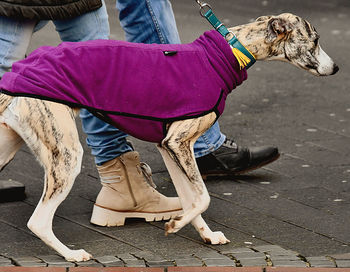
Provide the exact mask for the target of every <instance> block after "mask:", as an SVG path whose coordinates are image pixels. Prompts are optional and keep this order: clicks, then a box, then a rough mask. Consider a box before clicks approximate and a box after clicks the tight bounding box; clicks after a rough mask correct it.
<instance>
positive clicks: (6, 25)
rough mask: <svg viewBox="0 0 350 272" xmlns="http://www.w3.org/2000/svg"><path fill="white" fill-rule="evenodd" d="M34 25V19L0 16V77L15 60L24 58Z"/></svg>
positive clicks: (8, 69)
mask: <svg viewBox="0 0 350 272" xmlns="http://www.w3.org/2000/svg"><path fill="white" fill-rule="evenodd" d="M35 25H36V22H35V21H31V20H16V19H10V18H7V17H2V16H0V78H1V77H2V76H3V74H4V73H5V72H8V71H10V69H11V67H12V64H13V63H14V62H15V61H18V60H21V59H23V58H24V56H25V54H26V51H27V49H28V46H29V43H30V40H31V38H32V35H33V31H34V27H35Z"/></svg>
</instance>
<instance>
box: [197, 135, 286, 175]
mask: <svg viewBox="0 0 350 272" xmlns="http://www.w3.org/2000/svg"><path fill="white" fill-rule="evenodd" d="M279 156H280V154H279V152H278V148H276V147H272V146H262V147H252V148H246V147H239V146H237V145H236V143H234V142H233V141H232V140H229V139H226V140H225V142H224V144H223V145H222V146H220V147H219V148H218V149H217V150H215V151H214V152H212V153H210V154H208V155H205V156H203V157H200V158H197V159H196V161H197V164H198V168H199V171H200V172H201V174H202V177H203V178H204V179H205V178H206V177H208V176H229V175H238V174H242V173H245V172H248V171H251V170H254V169H257V168H260V167H262V166H264V165H266V164H269V163H271V162H273V161H275V160H277V159H278V158H279Z"/></svg>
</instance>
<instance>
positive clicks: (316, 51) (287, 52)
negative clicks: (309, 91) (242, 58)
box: [256, 13, 339, 76]
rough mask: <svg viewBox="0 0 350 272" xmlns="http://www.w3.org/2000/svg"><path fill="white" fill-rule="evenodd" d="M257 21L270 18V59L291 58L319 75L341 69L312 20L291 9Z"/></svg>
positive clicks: (267, 28) (267, 42)
mask: <svg viewBox="0 0 350 272" xmlns="http://www.w3.org/2000/svg"><path fill="white" fill-rule="evenodd" d="M256 21H257V22H266V26H265V34H264V36H265V41H264V42H265V44H266V45H267V48H268V52H267V57H266V59H270V60H282V61H287V62H290V63H292V64H293V65H295V66H298V67H300V68H303V69H305V70H307V71H309V72H311V73H312V74H314V75H317V76H328V75H333V74H335V73H336V72H338V70H339V68H338V66H337V65H336V64H335V63H334V61H333V60H332V59H331V58H330V57H329V56H328V55H327V54H326V53H325V52H324V51H323V50H322V48H321V46H320V42H319V38H320V35H319V34H318V33H317V31H316V29H315V28H314V27H313V26H312V25H311V24H310V23H309V22H308V21H306V20H304V19H302V18H300V17H298V16H295V15H293V14H290V13H283V14H281V15H278V16H263V17H259V18H258V19H256Z"/></svg>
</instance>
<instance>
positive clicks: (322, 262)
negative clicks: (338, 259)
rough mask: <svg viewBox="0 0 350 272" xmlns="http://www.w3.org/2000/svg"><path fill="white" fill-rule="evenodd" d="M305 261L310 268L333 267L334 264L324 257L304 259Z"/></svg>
mask: <svg viewBox="0 0 350 272" xmlns="http://www.w3.org/2000/svg"><path fill="white" fill-rule="evenodd" d="M306 260H307V262H308V263H309V264H310V265H311V267H335V263H334V262H333V261H332V260H330V259H329V258H327V257H325V256H321V257H306Z"/></svg>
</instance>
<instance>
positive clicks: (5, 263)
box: [0, 256, 13, 266]
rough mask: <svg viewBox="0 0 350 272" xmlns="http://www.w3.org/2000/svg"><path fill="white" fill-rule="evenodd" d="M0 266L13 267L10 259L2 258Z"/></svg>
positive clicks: (0, 258)
mask: <svg viewBox="0 0 350 272" xmlns="http://www.w3.org/2000/svg"><path fill="white" fill-rule="evenodd" d="M0 266H13V264H12V261H11V260H10V259H8V258H5V257H2V256H0Z"/></svg>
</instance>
